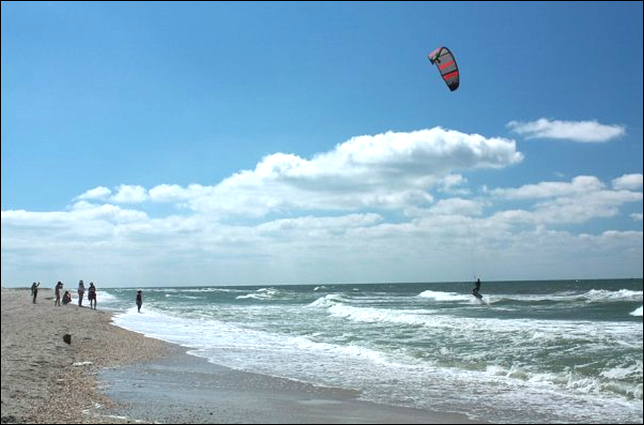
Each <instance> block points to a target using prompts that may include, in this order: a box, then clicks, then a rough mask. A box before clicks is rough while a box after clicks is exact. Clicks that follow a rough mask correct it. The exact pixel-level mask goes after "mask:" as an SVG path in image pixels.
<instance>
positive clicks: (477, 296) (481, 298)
mask: <svg viewBox="0 0 644 425" xmlns="http://www.w3.org/2000/svg"><path fill="white" fill-rule="evenodd" d="M472 295H474V296H475V297H476V298H478V299H479V300H481V301H483V295H481V294H479V293H478V292H472Z"/></svg>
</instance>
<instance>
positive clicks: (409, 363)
mask: <svg viewBox="0 0 644 425" xmlns="http://www.w3.org/2000/svg"><path fill="white" fill-rule="evenodd" d="M471 287H472V283H471V282H468V283H429V284H418V283H415V284H374V285H319V286H270V287H269V286H267V287H181V288H143V291H144V304H143V309H142V314H138V313H137V312H136V307H135V304H134V300H135V295H136V289H105V290H102V291H100V292H99V297H98V300H99V307H101V308H112V309H114V310H116V315H115V324H116V325H117V326H121V327H123V328H126V329H130V330H133V331H137V332H141V333H143V334H145V335H148V336H151V337H154V338H159V339H163V340H166V341H170V342H173V343H178V344H181V345H183V346H185V347H188V348H189V353H191V354H193V355H196V356H200V357H205V358H207V359H209V360H210V361H212V362H213V363H217V364H221V365H224V366H228V367H230V368H234V369H238V370H244V371H251V372H257V373H262V374H265V375H269V376H278V377H286V378H290V379H294V380H300V381H305V382H308V383H312V384H316V385H321V386H329V387H340V388H346V389H353V390H358V391H360V393H361V397H362V398H363V399H365V400H369V401H375V402H380V403H385V404H390V405H396V406H407V407H415V408H421V409H422V408H424V409H431V410H440V411H447V412H459V413H465V414H467V415H468V416H470V417H471V418H473V419H479V420H484V421H492V422H505V423H534V422H557V423H571V422H574V423H614V422H617V423H642V357H643V342H642V335H643V331H642V279H628V280H592V281H534V282H483V285H482V288H481V293H482V294H483V295H484V302H480V301H478V300H477V299H475V298H474V297H473V296H472V295H471V294H470V290H471Z"/></svg>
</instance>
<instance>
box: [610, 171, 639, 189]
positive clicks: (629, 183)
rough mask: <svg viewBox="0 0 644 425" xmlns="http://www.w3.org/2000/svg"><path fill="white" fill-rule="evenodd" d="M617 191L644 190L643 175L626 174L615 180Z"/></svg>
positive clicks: (614, 184) (614, 185)
mask: <svg viewBox="0 0 644 425" xmlns="http://www.w3.org/2000/svg"><path fill="white" fill-rule="evenodd" d="M613 187H614V188H615V189H616V190H642V174H624V175H623V176H621V177H618V178H616V179H614V180H613Z"/></svg>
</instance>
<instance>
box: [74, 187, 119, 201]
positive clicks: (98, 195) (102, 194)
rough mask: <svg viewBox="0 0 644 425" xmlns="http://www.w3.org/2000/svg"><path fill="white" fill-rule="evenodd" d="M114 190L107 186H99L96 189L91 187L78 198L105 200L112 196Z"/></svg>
mask: <svg viewBox="0 0 644 425" xmlns="http://www.w3.org/2000/svg"><path fill="white" fill-rule="evenodd" d="M111 194H112V191H111V190H109V189H108V188H106V187H105V186H98V187H95V188H94V189H90V190H88V191H87V192H85V193H83V194H82V195H80V196H79V197H78V198H77V199H80V200H104V199H107V198H109V197H110V195H111Z"/></svg>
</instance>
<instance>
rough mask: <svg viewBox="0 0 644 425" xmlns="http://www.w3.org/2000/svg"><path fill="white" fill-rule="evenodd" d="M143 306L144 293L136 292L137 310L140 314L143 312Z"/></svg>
mask: <svg viewBox="0 0 644 425" xmlns="http://www.w3.org/2000/svg"><path fill="white" fill-rule="evenodd" d="M142 305H143V293H142V292H141V290H140V289H139V290H138V291H136V309H137V311H138V312H139V313H140V312H141V306H142Z"/></svg>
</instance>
